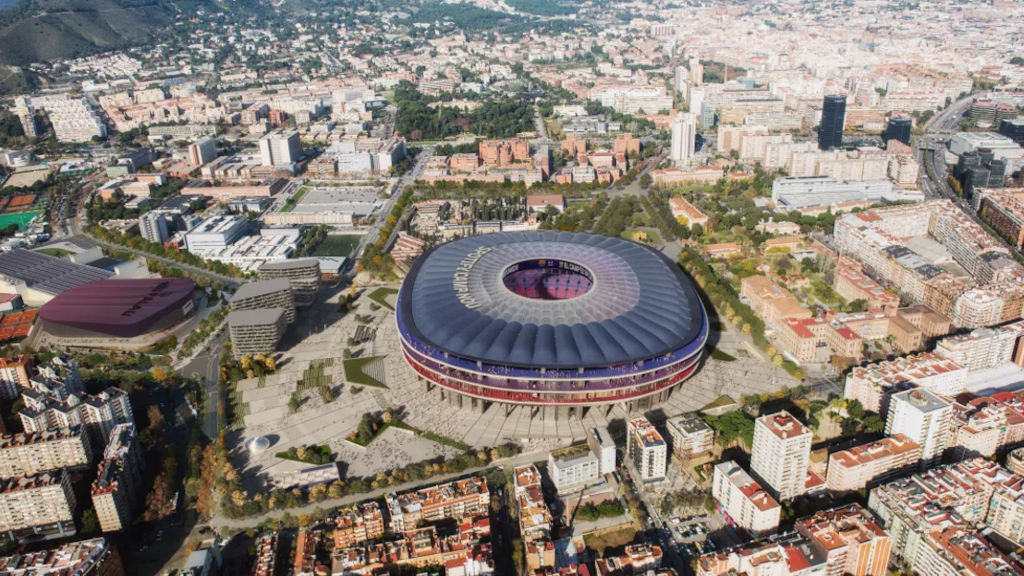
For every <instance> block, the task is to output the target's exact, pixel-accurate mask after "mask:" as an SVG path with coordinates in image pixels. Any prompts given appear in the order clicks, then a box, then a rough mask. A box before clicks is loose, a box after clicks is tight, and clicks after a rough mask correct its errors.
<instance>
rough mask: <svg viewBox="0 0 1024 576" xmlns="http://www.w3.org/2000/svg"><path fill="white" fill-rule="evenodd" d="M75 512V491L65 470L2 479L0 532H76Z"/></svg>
mask: <svg viewBox="0 0 1024 576" xmlns="http://www.w3.org/2000/svg"><path fill="white" fill-rule="evenodd" d="M74 511H75V494H74V491H73V490H72V488H71V478H70V476H69V474H68V472H67V471H66V470H60V471H57V472H43V473H42V474H36V475H34V476H19V477H18V478H8V479H6V480H0V532H7V533H12V534H16V535H19V536H21V535H30V534H44V533H45V534H57V533H59V534H65V533H73V532H74V530H75V516H74Z"/></svg>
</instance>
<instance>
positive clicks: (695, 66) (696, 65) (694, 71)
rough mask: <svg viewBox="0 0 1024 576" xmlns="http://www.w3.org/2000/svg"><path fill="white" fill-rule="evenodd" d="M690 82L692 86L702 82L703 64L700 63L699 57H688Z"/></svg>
mask: <svg viewBox="0 0 1024 576" xmlns="http://www.w3.org/2000/svg"><path fill="white" fill-rule="evenodd" d="M690 82H692V83H693V85H694V86H700V85H701V84H704V65H703V64H701V63H700V59H699V58H697V57H696V56H691V57H690Z"/></svg>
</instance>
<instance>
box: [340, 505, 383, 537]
mask: <svg viewBox="0 0 1024 576" xmlns="http://www.w3.org/2000/svg"><path fill="white" fill-rule="evenodd" d="M333 521H334V547H335V548H338V549H341V548H348V547H350V546H355V545H356V544H358V543H360V542H366V541H368V540H376V539H378V538H381V537H382V536H384V515H383V514H382V513H381V510H380V506H379V505H378V504H377V502H376V501H374V500H371V501H369V502H363V503H361V504H357V505H355V506H352V507H351V508H346V509H343V510H339V511H338V512H337V513H336V514H335V515H334V517H333Z"/></svg>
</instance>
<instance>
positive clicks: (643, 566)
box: [594, 544, 671, 576]
mask: <svg viewBox="0 0 1024 576" xmlns="http://www.w3.org/2000/svg"><path fill="white" fill-rule="evenodd" d="M663 558H664V551H663V550H662V549H661V546H657V545H654V544H630V545H629V546H626V547H625V549H623V551H622V554H620V555H618V556H607V557H605V558H599V559H597V560H596V561H595V562H594V571H595V572H596V575H597V576H614V575H616V574H650V575H652V576H662V574H671V572H664V573H660V572H658V571H657V570H658V568H661V564H662V560H663Z"/></svg>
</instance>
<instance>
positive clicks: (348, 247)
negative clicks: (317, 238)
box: [313, 234, 362, 258]
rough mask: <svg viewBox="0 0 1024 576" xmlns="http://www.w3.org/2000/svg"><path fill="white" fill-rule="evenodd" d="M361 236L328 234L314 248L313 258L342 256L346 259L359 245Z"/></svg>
mask: <svg viewBox="0 0 1024 576" xmlns="http://www.w3.org/2000/svg"><path fill="white" fill-rule="evenodd" d="M361 238H362V236H360V235H358V234H329V235H328V236H327V237H326V238H324V241H323V242H321V243H320V245H319V246H317V247H316V250H315V251H314V252H313V256H343V257H345V258H348V257H349V256H351V255H352V251H353V250H355V249H356V246H358V245H359V240H360V239H361Z"/></svg>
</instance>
